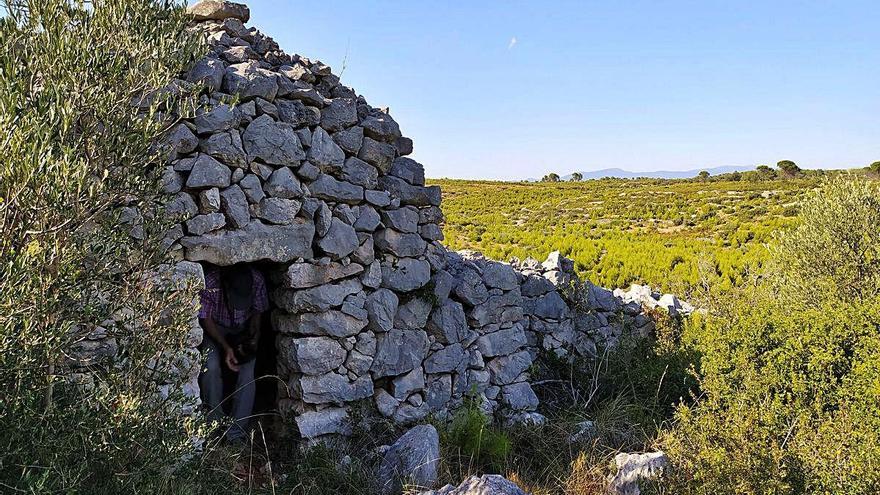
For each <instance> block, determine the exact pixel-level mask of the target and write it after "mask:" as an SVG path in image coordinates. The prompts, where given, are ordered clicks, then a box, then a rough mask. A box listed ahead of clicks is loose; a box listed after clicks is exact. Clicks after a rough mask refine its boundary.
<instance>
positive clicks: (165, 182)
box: [161, 166, 379, 229]
mask: <svg viewBox="0 0 880 495" xmlns="http://www.w3.org/2000/svg"><path fill="white" fill-rule="evenodd" d="M183 182H184V181H183V174H181V173H180V172H177V171H175V170H174V167H172V166H168V167H165V169H164V170H162V178H161V187H162V192H163V193H165V194H175V193H179V192H180V190H181V189H183ZM374 212H375V210H374ZM378 224H379V214H378V213H377V214H376V225H378ZM373 229H375V227H373Z"/></svg>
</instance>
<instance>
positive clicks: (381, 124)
mask: <svg viewBox="0 0 880 495" xmlns="http://www.w3.org/2000/svg"><path fill="white" fill-rule="evenodd" d="M361 126H362V127H363V128H364V134H366V135H367V136H370V137H371V138H373V139H376V140H379V141H393V140H395V139H396V138H398V137H400V126H399V125H397V122H395V121H394V119H393V118H391V116H390V115H388V114H387V113H377V114H374V115H370V116H369V117H367V118H365V119H364V120H363V122H361Z"/></svg>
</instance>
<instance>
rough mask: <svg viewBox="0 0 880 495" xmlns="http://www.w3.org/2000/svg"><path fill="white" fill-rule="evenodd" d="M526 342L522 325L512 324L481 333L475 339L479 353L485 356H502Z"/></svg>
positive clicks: (516, 349)
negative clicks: (487, 332)
mask: <svg viewBox="0 0 880 495" xmlns="http://www.w3.org/2000/svg"><path fill="white" fill-rule="evenodd" d="M527 343H528V341H527V339H526V333H525V331H524V330H523V327H522V325H520V324H519V323H516V324H514V325H513V326H512V327H510V328H505V329H501V330H498V331H497V332H492V333H489V334H485V335H481V336H480V338H479V339H477V346H478V348H479V349H480V353H481V354H482V355H483V356H486V357H495V356H504V355H507V354H511V353H514V352H516V351H518V350H519V349H521V348H523V347H525V345H526V344H527Z"/></svg>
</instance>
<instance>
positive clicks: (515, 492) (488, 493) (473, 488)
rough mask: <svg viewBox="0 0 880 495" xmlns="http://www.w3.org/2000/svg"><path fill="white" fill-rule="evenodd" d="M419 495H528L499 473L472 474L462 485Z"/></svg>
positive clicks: (448, 486)
mask: <svg viewBox="0 0 880 495" xmlns="http://www.w3.org/2000/svg"><path fill="white" fill-rule="evenodd" d="M418 495H528V494H527V493H526V492H524V491H522V489H520V487H518V486H516V483H514V482H512V481H510V480H508V479H507V478H505V477H503V476H501V475H499V474H484V475H483V476H479V477H477V476H471V477H470V478H468V479H466V480H464V481H462V482H461V484H460V485H458V486H457V487H456V486H452V485H446V486H444V487H443V488H441V489H439V490H434V491H427V492H422V493H420V494H418Z"/></svg>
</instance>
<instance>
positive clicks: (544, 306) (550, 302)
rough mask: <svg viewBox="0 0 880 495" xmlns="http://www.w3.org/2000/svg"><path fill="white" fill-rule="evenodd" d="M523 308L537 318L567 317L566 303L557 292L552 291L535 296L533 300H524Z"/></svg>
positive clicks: (559, 318) (557, 318)
mask: <svg viewBox="0 0 880 495" xmlns="http://www.w3.org/2000/svg"><path fill="white" fill-rule="evenodd" d="M524 309H525V310H526V312H527V313H529V314H530V315H534V316H537V317H539V318H552V319H555V320H561V319H563V318H566V317H568V314H569V310H568V304H566V303H565V301H564V300H563V299H562V296H560V295H559V292H556V291H553V292H548V293H546V294H544V295H543V296H540V297H537V298H535V299H534V300H530V301H526V304H525V307H524Z"/></svg>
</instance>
